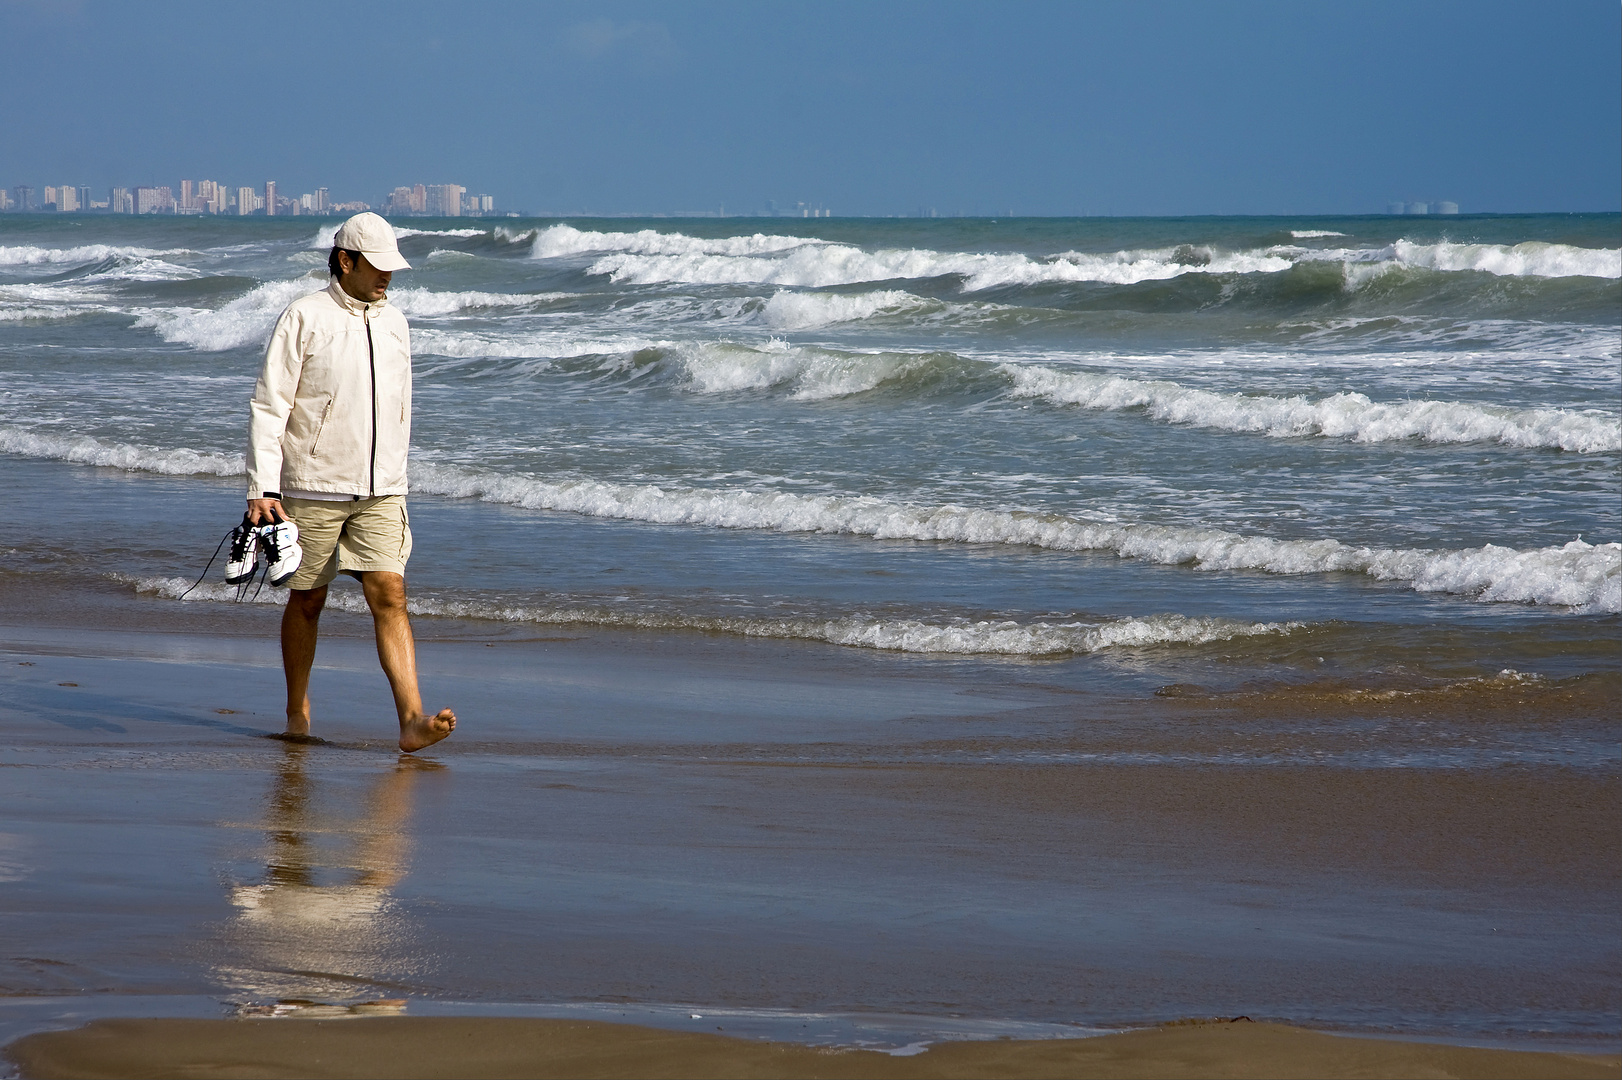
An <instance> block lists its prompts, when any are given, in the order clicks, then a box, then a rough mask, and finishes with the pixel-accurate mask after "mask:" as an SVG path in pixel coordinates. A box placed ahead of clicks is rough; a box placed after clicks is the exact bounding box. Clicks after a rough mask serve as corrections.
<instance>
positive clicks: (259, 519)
mask: <svg viewBox="0 0 1622 1080" xmlns="http://www.w3.org/2000/svg"><path fill="white" fill-rule="evenodd" d="M286 520H287V511H286V510H283V509H282V501H281V500H280V499H249V500H248V523H249V524H250V525H274V524H276V523H277V522H278V521H286Z"/></svg>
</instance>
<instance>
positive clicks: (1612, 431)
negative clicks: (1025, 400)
mask: <svg viewBox="0 0 1622 1080" xmlns="http://www.w3.org/2000/svg"><path fill="white" fill-rule="evenodd" d="M1001 370H1002V371H1003V373H1004V374H1005V375H1007V376H1008V378H1009V379H1011V380H1012V381H1013V384H1014V386H1013V391H1012V392H1013V393H1014V395H1015V396H1018V397H1033V398H1042V399H1045V400H1047V401H1051V402H1054V403H1057V404H1064V405H1079V406H1081V407H1083V408H1087V409H1131V408H1142V409H1144V410H1146V411H1147V412H1148V414H1149V415H1150V416H1152V417H1154V418H1155V419H1156V420H1164V421H1167V422H1168V423H1176V424H1189V425H1192V426H1195V427H1203V428H1214V429H1217V430H1221V431H1255V432H1262V433H1265V434H1267V435H1272V436H1279V437H1287V436H1309V435H1320V436H1331V437H1340V438H1351V439H1354V440H1356V441H1358V442H1389V441H1392V440H1398V439H1411V438H1419V439H1424V440H1426V441H1428V442H1435V443H1463V442H1496V443H1503V444H1505V445H1508V446H1522V447H1536V448H1551V449H1560V450H1571V451H1576V452H1578V453H1584V454H1592V453H1601V452H1615V451H1617V450H1622V418H1619V417H1616V416H1605V415H1600V414H1597V413H1589V412H1572V411H1569V410H1566V409H1504V408H1495V407H1492V406H1486V405H1470V404H1465V403H1462V402H1455V401H1399V402H1376V401H1372V400H1370V399H1369V398H1368V397H1367V396H1366V395H1363V394H1357V393H1340V394H1333V395H1331V396H1329V397H1326V398H1321V399H1319V400H1316V401H1313V400H1311V399H1309V398H1306V397H1264V396H1250V395H1246V394H1232V393H1217V392H1214V391H1210V390H1197V389H1193V388H1190V387H1186V386H1181V385H1179V384H1177V383H1175V382H1168V381H1164V380H1154V381H1149V380H1139V379H1128V378H1123V377H1121V376H1118V375H1100V374H1091V373H1087V372H1076V371H1062V370H1059V369H1056V368H1051V367H1046V366H1043V365H1036V364H1004V365H1002V368H1001Z"/></svg>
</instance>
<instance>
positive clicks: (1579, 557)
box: [412, 465, 1622, 612]
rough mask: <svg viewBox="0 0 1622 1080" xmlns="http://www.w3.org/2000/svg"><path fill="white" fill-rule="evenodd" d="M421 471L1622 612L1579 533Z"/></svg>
mask: <svg viewBox="0 0 1622 1080" xmlns="http://www.w3.org/2000/svg"><path fill="white" fill-rule="evenodd" d="M412 477H413V481H412V487H413V490H417V491H422V492H424V493H431V494H438V495H450V496H455V497H461V498H480V499H485V500H488V501H491V502H502V503H510V504H513V505H517V506H524V507H529V508H533V509H544V510H562V511H567V512H571V513H577V514H585V515H588V516H591V517H602V518H620V519H625V520H631V521H647V522H654V523H658V524H667V525H699V526H707V527H711V528H723V529H770V530H774V531H779V532H809V533H834V534H841V533H842V534H847V535H853V536H867V537H873V538H876V539H881V540H887V539H895V540H938V541H956V542H959V543H972V544H1014V545H1022V546H1030V547H1038V548H1047V549H1050V550H1055V551H1100V552H1111V553H1113V554H1116V555H1119V556H1121V557H1123V558H1132V559H1142V560H1144V561H1146V562H1153V563H1161V564H1165V565H1188V566H1191V567H1193V568H1195V569H1199V570H1261V571H1265V572H1267V573H1273V574H1288V575H1297V574H1319V573H1330V572H1349V573H1361V574H1367V575H1369V576H1371V577H1374V578H1377V579H1379V580H1382V581H1395V582H1401V583H1403V584H1406V585H1408V586H1409V587H1410V588H1413V589H1415V590H1417V591H1420V592H1446V593H1456V594H1459V595H1463V596H1469V597H1473V598H1475V599H1478V600H1487V601H1517V602H1523V603H1534V604H1547V605H1556V606H1563V607H1571V608H1575V609H1578V610H1581V611H1599V612H1618V611H1622V543H1604V544H1589V543H1586V542H1585V541H1583V540H1573V541H1571V542H1570V543H1568V544H1565V545H1563V546H1558V547H1545V548H1536V549H1531V550H1519V549H1515V548H1510V547H1502V546H1498V545H1493V544H1488V545H1485V546H1483V547H1480V548H1469V549H1464V550H1457V551H1447V550H1433V549H1420V548H1377V547H1368V546H1359V545H1352V544H1345V543H1342V542H1341V541H1339V540H1333V539H1322V540H1276V539H1272V538H1269V537H1253V536H1242V535H1239V534H1237V533H1232V532H1227V531H1225V530H1221V529H1210V528H1198V527H1188V526H1169V525H1139V524H1130V523H1121V522H1097V521H1088V520H1086V519H1082V518H1077V517H1072V516H1069V515H1064V514H1052V513H1039V512H1035V511H1025V510H993V509H975V508H970V507H962V506H951V505H947V506H929V505H918V504H908V503H896V502H889V501H886V500H883V499H877V498H874V497H871V496H838V495H795V494H789V493H786V492H757V491H747V490H738V489H722V490H704V489H696V488H683V487H659V486H654V485H631V484H615V483H606V482H603V481H597V480H562V481H559V480H541V479H536V478H531V477H524V476H513V475H502V474H495V473H481V472H474V471H471V470H467V469H463V468H460V467H455V466H434V465H413V467H412Z"/></svg>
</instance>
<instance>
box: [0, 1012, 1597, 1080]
mask: <svg viewBox="0 0 1622 1080" xmlns="http://www.w3.org/2000/svg"><path fill="white" fill-rule="evenodd" d="M6 1053H7V1054H8V1055H9V1056H10V1058H11V1059H12V1061H14V1062H15V1063H16V1064H17V1065H18V1066H19V1067H20V1069H21V1071H22V1075H23V1077H25V1078H27V1080H54V1078H57V1077H64V1078H65V1077H78V1078H85V1080H91V1078H100V1077H108V1078H123V1077H147V1076H153V1077H156V1076H165V1077H171V1076H182V1077H322V1078H327V1077H331V1078H340V1077H343V1078H347V1077H355V1078H363V1077H383V1076H387V1077H402V1078H404V1077H443V1078H460V1077H469V1078H472V1077H480V1078H482V1077H537V1078H538V1077H582V1078H584V1077H661V1076H668V1077H711V1076H714V1077H723V1076H729V1077H763V1078H764V1077H852V1078H855V1077H872V1078H875V1080H877V1078H894V1080H902V1078H913V1077H917V1078H924V1077H1011V1078H1013V1077H1031V1078H1036V1077H1070V1078H1086V1077H1161V1078H1165V1080H1180V1078H1183V1077H1189V1078H1193V1077H1301V1076H1316V1077H1326V1078H1327V1077H1419V1076H1425V1077H1439V1078H1440V1077H1483V1078H1485V1077H1505V1078H1521V1080H1536V1078H1555V1077H1573V1078H1575V1077H1616V1076H1622V1059H1619V1058H1617V1057H1616V1056H1614V1055H1579V1054H1553V1053H1535V1052H1519V1051H1513V1050H1490V1049H1479V1048H1473V1047H1459V1046H1441V1045H1436V1044H1430V1043H1413V1042H1396V1041H1386V1040H1374V1039H1350V1038H1343V1037H1336V1036H1330V1035H1324V1034H1320V1033H1317V1032H1311V1031H1303V1030H1301V1029H1300V1028H1291V1027H1285V1026H1282V1025H1278V1024H1256V1023H1245V1022H1239V1023H1202V1024H1186V1025H1177V1026H1168V1027H1161V1028H1156V1029H1151V1030H1144V1031H1132V1032H1125V1033H1121V1034H1116V1035H1105V1036H1100V1037H1097V1038H1091V1039H1050V1040H1039V1041H1020V1040H999V1041H990V1042H953V1043H943V1044H939V1045H936V1046H932V1047H930V1048H929V1049H928V1050H925V1051H924V1052H922V1053H918V1054H913V1055H909V1056H894V1055H890V1054H885V1053H880V1052H876V1051H871V1050H855V1049H847V1048H838V1049H830V1048H813V1047H807V1046H798V1045H794V1044H792V1043H779V1042H748V1041H745V1040H742V1039H733V1038H727V1037H725V1036H721V1035H701V1034H696V1033H689V1032H671V1031H662V1030H659V1029H657V1028H648V1027H637V1026H633V1025H628V1024H600V1023H572V1022H569V1021H563V1020H510V1019H490V1020H451V1019H393V1018H378V1019H360V1020H351V1021H332V1020H329V1021H319V1020H294V1021H240V1020H239V1021H230V1020H107V1021H99V1022H97V1023H95V1024H91V1025H88V1026H87V1027H84V1028H81V1029H78V1030H75V1031H68V1032H51V1033H46V1034H38V1035H31V1036H28V1037H27V1038H24V1039H21V1040H19V1041H17V1042H15V1043H13V1044H12V1045H11V1046H9V1047H7V1048H6Z"/></svg>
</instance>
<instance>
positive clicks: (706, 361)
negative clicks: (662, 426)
mask: <svg viewBox="0 0 1622 1080" xmlns="http://www.w3.org/2000/svg"><path fill="white" fill-rule="evenodd" d="M672 354H673V355H674V357H675V358H676V361H677V363H679V364H680V365H681V367H682V368H683V370H684V372H685V374H686V377H687V382H688V385H689V387H690V388H691V389H693V390H696V391H697V392H699V393H701V394H721V393H728V392H732V391H739V390H764V389H766V388H768V387H775V386H792V387H793V391H792V393H791V394H790V397H792V398H794V399H795V400H799V401H824V400H827V399H829V398H838V397H845V396H848V395H850V394H860V393H865V392H866V391H868V390H872V389H874V388H875V387H877V386H879V385H880V384H882V383H885V382H888V381H890V380H891V379H896V378H899V377H902V376H905V375H908V374H911V373H913V372H917V371H922V370H925V369H927V368H929V367H932V366H933V365H934V364H935V363H936V362H937V360H938V359H939V354H935V353H912V352H881V353H841V352H835V351H834V350H831V349H819V348H814V347H809V346H802V345H789V344H786V343H784V342H781V341H776V340H773V341H769V342H767V343H765V344H764V345H761V346H747V345H733V344H729V343H726V342H721V343H716V344H705V345H696V346H683V347H679V348H676V349H674V350H673V351H672Z"/></svg>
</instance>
